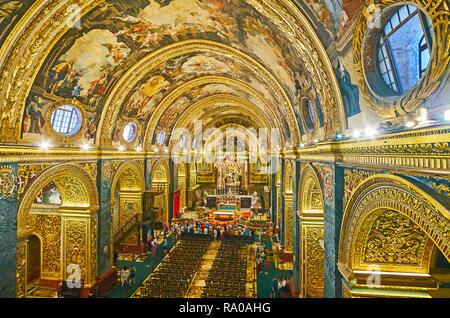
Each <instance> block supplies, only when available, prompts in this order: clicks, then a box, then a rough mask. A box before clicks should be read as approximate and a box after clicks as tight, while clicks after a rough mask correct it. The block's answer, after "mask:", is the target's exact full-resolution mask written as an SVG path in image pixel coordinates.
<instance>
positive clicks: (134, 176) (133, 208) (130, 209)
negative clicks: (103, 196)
mask: <svg viewBox="0 0 450 318" xmlns="http://www.w3.org/2000/svg"><path fill="white" fill-rule="evenodd" d="M144 190H145V178H144V172H143V167H142V166H141V165H140V164H139V163H138V162H137V161H134V160H130V161H125V162H123V163H122V164H121V165H120V166H119V168H118V169H117V171H116V173H115V174H114V177H113V180H112V187H111V201H112V202H111V220H112V236H113V237H112V240H111V242H116V243H118V242H117V241H118V240H120V241H121V243H123V244H126V245H128V244H129V245H137V244H138V237H139V233H138V231H137V229H134V230H132V233H130V235H127V236H126V237H122V238H120V237H118V232H119V231H120V230H121V229H123V227H124V226H125V225H127V224H128V222H129V221H130V220H131V219H132V218H134V217H135V216H136V215H141V214H142V195H143V192H144Z"/></svg>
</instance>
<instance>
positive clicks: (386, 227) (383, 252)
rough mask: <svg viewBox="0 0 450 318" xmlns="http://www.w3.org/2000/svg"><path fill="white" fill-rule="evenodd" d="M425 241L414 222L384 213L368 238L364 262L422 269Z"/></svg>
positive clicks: (394, 213)
mask: <svg viewBox="0 0 450 318" xmlns="http://www.w3.org/2000/svg"><path fill="white" fill-rule="evenodd" d="M426 239H427V237H426V234H425V233H424V232H423V231H422V229H421V228H420V227H419V226H417V225H416V224H415V223H414V222H413V221H412V220H411V219H409V218H407V217H406V216H403V215H401V214H400V213H398V212H396V211H391V210H387V211H384V212H382V213H381V214H380V215H379V216H378V217H377V219H376V220H375V222H374V223H373V225H372V228H371V230H370V232H369V235H368V237H367V241H366V244H365V252H364V262H365V263H388V264H412V265H420V262H421V259H422V256H423V255H422V254H423V250H424V247H425V244H424V243H425V241H426Z"/></svg>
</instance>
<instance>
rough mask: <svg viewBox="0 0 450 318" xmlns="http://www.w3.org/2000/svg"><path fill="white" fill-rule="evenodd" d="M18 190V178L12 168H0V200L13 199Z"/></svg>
mask: <svg viewBox="0 0 450 318" xmlns="http://www.w3.org/2000/svg"><path fill="white" fill-rule="evenodd" d="M16 188H17V178H16V176H15V175H14V170H13V168H12V167H8V166H1V167H0V200H1V199H7V198H11V197H12V196H13V195H14V191H15V190H16Z"/></svg>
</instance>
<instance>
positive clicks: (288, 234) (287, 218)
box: [283, 160, 294, 253]
mask: <svg viewBox="0 0 450 318" xmlns="http://www.w3.org/2000/svg"><path fill="white" fill-rule="evenodd" d="M293 178H294V167H293V164H292V162H291V161H290V160H287V161H286V163H285V165H284V179H283V196H284V249H285V253H292V250H293V237H292V236H293V228H292V226H293V225H292V223H293V220H294V216H293V213H294V209H293V198H294V196H293V187H294V183H293V181H294V180H293Z"/></svg>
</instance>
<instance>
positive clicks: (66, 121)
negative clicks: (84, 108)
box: [51, 105, 82, 136]
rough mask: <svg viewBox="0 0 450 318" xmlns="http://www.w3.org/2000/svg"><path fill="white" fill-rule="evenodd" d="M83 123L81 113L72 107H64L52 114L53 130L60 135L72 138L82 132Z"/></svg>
mask: <svg viewBox="0 0 450 318" xmlns="http://www.w3.org/2000/svg"><path fill="white" fill-rule="evenodd" d="M81 122H82V116H81V112H80V110H79V109H78V108H76V107H74V106H71V105H63V106H59V107H58V108H56V109H55V110H54V111H53V113H52V118H51V124H52V127H53V130H54V131H56V132H57V133H59V134H63V135H66V136H70V135H73V134H75V133H76V132H77V131H78V130H80V127H81Z"/></svg>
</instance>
